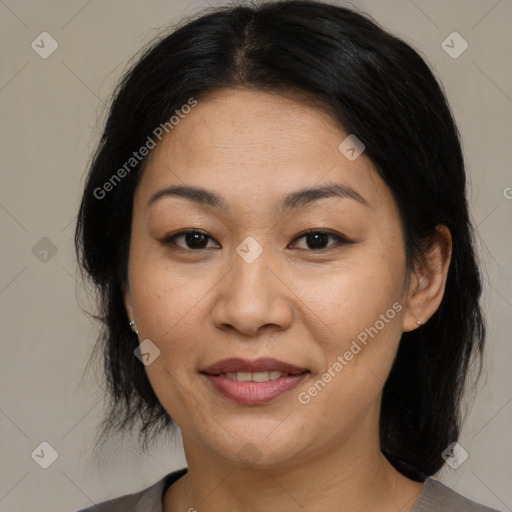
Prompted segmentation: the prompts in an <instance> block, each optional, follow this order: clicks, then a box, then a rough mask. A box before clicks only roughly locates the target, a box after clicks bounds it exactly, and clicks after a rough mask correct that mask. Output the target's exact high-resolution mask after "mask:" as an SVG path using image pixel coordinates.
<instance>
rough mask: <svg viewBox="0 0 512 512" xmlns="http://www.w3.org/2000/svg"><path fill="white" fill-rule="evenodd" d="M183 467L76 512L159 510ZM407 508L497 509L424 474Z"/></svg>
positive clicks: (432, 511) (439, 511)
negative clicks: (123, 494)
mask: <svg viewBox="0 0 512 512" xmlns="http://www.w3.org/2000/svg"><path fill="white" fill-rule="evenodd" d="M186 472H187V469H186V468H185V469H180V470H179V471H174V472H173V473H169V474H168V475H166V476H164V477H163V478H162V479H161V480H159V481H158V482H157V483H156V484H153V485H152V486H150V487H147V488H146V489H144V490H142V491H140V492H137V493H135V494H126V495H125V496H121V497H119V498H115V499H113V500H108V501H103V502H102V503H98V504H97V505H92V506H91V507H89V508H84V509H81V510H79V511H78V512H163V506H162V499H163V496H164V494H165V491H166V490H167V488H168V487H169V486H170V485H171V484H172V483H173V482H175V481H176V480H178V478H181V477H182V476H183V475H184V474H185V473H186ZM410 512H499V511H498V510H496V509H494V508H489V507H484V506H483V505H479V504H478V503H475V502H474V501H471V500H468V499H467V498H464V496H461V495H460V494H458V493H457V492H455V491H454V490H452V489H450V488H449V487H447V486H446V485H444V484H442V483H441V482H440V481H439V480H434V479H432V478H427V479H426V480H425V485H424V486H423V490H422V491H421V494H420V495H419V497H418V499H417V500H416V503H415V504H414V507H413V508H412V509H411V511H410Z"/></svg>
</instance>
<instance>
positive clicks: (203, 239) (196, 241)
mask: <svg viewBox="0 0 512 512" xmlns="http://www.w3.org/2000/svg"><path fill="white" fill-rule="evenodd" d="M207 238H208V237H207V236H206V235H203V234H202V233H187V234H186V235H185V242H186V243H187V245H188V246H189V247H190V248H191V249H204V247H206V244H207Z"/></svg>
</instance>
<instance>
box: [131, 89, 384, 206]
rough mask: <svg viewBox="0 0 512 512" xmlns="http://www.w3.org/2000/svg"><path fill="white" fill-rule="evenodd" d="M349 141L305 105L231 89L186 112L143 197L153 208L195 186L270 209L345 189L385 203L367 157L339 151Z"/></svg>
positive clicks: (163, 147)
mask: <svg viewBox="0 0 512 512" xmlns="http://www.w3.org/2000/svg"><path fill="white" fill-rule="evenodd" d="M349 135H350V134H348V133H346V132H345V131H344V129H343V127H342V126H341V125H340V124H339V122H338V120H337V119H335V118H334V117H333V116H331V115H330V114H329V113H328V112H326V111H325V110H324V109H321V108H318V105H315V104H314V103H311V104H308V103H307V102H306V100H305V99H302V100H301V101H297V100H294V99H291V98H288V97H284V96H282V95H278V94H269V93H263V92H259V91H254V90H247V89H224V90H221V91H217V92H215V93H213V94H211V95H210V96H207V97H205V98H204V99H201V100H199V101H198V104H197V106H195V107H194V108H193V109H191V111H190V112H189V113H188V114H183V113H182V115H181V116H180V120H179V122H178V124H176V125H175V126H174V127H173V128H172V130H171V131H169V133H168V134H167V135H166V136H165V137H164V138H163V140H162V141H161V142H160V143H159V144H158V145H157V147H156V148H155V149H154V150H153V151H152V153H151V155H150V157H149V160H148V162H147V165H146V169H145V171H144V174H143V176H142V179H141V181H140V184H139V188H138V191H137V194H138V196H139V197H144V198H145V200H146V201H147V200H148V198H149V197H150V196H151V195H152V194H153V193H154V192H155V190H157V189H161V188H163V187H167V186H170V185H178V184H179V185H183V184H187V185H195V186H201V187H203V188H207V189H210V190H213V191H217V192H218V193H219V195H223V196H225V197H228V198H229V197H231V198H233V199H234V198H235V197H236V198H238V199H240V198H242V197H245V198H246V200H248V201H253V200H254V197H255V196H257V198H258V199H257V200H258V201H259V202H268V201H273V200H274V199H275V198H277V197H282V196H283V195H284V194H286V193H290V192H293V191H294V190H297V189H298V188H302V187H312V186H318V185H322V184H323V183H324V182H337V183H342V184H345V185H350V187H351V188H353V189H355V190H357V191H358V192H359V193H360V195H362V196H363V197H365V199H367V201H368V202H369V203H370V204H374V203H375V202H379V201H381V200H382V198H383V197H385V196H386V195H388V194H389V191H387V190H386V189H387V187H386V186H385V184H384V183H383V182H382V181H381V179H380V177H379V176H378V175H377V173H376V172H375V171H374V170H373V168H372V165H371V162H370V160H369V159H368V158H367V157H366V155H365V154H364V152H363V153H362V154H361V156H359V157H358V158H357V159H355V160H354V161H350V160H349V159H348V158H347V157H346V156H345V155H344V153H342V152H341V151H340V149H339V146H340V144H341V143H342V142H343V141H344V140H345V139H346V138H347V137H348V136H349ZM249 198H250V199H249Z"/></svg>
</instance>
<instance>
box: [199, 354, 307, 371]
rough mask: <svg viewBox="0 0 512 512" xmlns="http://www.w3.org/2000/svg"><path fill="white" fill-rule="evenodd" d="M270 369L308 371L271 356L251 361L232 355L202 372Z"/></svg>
mask: <svg viewBox="0 0 512 512" xmlns="http://www.w3.org/2000/svg"><path fill="white" fill-rule="evenodd" d="M270 371H280V372H282V373H288V374H292V375H294V374H295V375H296V374H299V373H304V372H305V371H308V369H307V368H300V367H298V366H294V365H293V364H290V363H285V362H284V361H279V360H277V359H271V358H260V359H254V360H252V361H250V360H248V359H241V358H237V357H232V358H229V359H222V360H221V361H217V362H216V363H213V364H212V365H210V366H208V367H207V368H205V369H204V370H202V373H207V374H208V375H220V374H221V373H227V372H251V373H254V372H270Z"/></svg>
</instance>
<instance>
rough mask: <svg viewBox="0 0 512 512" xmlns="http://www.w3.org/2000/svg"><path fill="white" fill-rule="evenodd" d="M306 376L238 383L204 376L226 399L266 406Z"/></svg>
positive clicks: (224, 378)
mask: <svg viewBox="0 0 512 512" xmlns="http://www.w3.org/2000/svg"><path fill="white" fill-rule="evenodd" d="M307 375H308V373H307V372H306V373H301V374H299V375H290V376H288V377H280V378H279V379H276V380H269V381H267V382H252V381H250V382H238V381H236V380H231V379H228V378H226V377H221V376H218V375H206V374H205V377H206V378H207V379H208V380H209V381H210V382H211V384H212V386H213V387H214V389H215V390H216V391H218V392H219V393H220V394H222V395H224V396H225V397H226V398H229V399H230V400H233V401H235V402H237V403H239V404H248V405H256V404H266V403H267V402H271V401H272V400H275V399H276V398H277V397H279V396H281V395H284V394H285V393H287V392H288V391H291V390H292V389H294V388H296V387H297V386H298V385H299V384H300V383H301V382H302V381H303V380H304V379H305V378H306V376H307Z"/></svg>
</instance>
